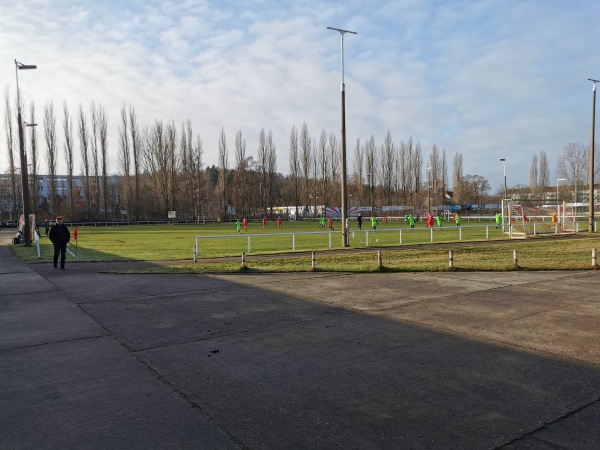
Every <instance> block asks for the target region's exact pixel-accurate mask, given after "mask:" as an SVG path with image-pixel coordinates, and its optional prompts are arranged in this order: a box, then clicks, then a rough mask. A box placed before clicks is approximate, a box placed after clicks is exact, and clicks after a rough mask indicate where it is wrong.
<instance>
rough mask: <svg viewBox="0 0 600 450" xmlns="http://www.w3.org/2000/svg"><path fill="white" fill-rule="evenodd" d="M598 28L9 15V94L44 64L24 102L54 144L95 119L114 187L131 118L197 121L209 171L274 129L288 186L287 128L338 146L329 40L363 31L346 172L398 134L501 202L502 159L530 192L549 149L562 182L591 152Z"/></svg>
mask: <svg viewBox="0 0 600 450" xmlns="http://www.w3.org/2000/svg"><path fill="white" fill-rule="evenodd" d="M598 13H600V6H597V5H595V4H589V3H588V2H584V1H583V0H579V1H575V2H570V3H568V4H567V3H564V4H563V3H561V2H545V3H542V2H537V1H534V0H531V1H517V0H511V1H506V2H487V1H477V2H473V1H462V2H445V1H441V0H440V1H434V0H430V1H417V0H405V1H388V2H383V1H376V2H366V3H365V2H359V1H347V2H342V1H333V2H316V1H314V2H292V1H284V2H280V1H275V0H264V1H254V2H240V1H224V2H218V1H204V2H198V1H191V0H190V1H171V2H169V1H158V0H155V1H149V2H142V1H137V2H135V3H126V4H124V5H121V4H119V5H117V3H116V2H93V1H90V2H83V3H82V2H78V3H77V2H73V1H72V0H54V1H50V0H34V1H30V2H26V3H23V2H17V3H15V4H11V5H0V43H1V45H0V81H1V82H2V84H3V85H8V86H9V88H10V91H9V93H10V95H11V98H13V100H14V96H15V95H16V90H15V75H14V59H15V58H17V59H18V60H19V61H22V62H24V63H27V64H37V65H38V70H37V71H31V72H27V73H26V72H23V73H20V74H19V76H20V78H19V80H20V84H21V89H22V93H23V96H24V98H25V99H26V101H27V102H28V101H29V100H31V99H34V100H35V102H36V106H37V110H36V113H37V117H38V119H37V121H38V122H40V123H41V117H42V114H43V106H44V104H45V102H46V100H52V101H53V102H54V105H55V111H56V113H57V129H58V136H59V138H61V135H62V128H61V127H62V102H63V100H66V101H67V103H68V105H69V108H70V110H71V113H72V115H75V113H76V110H77V108H78V105H79V104H80V103H81V104H83V105H84V109H85V110H86V111H87V110H89V105H90V102H92V101H95V102H96V103H100V104H102V105H103V106H104V107H105V108H106V111H107V114H108V119H109V145H110V148H111V154H112V158H111V161H110V170H111V171H112V172H115V171H116V170H117V146H118V135H117V128H118V123H119V113H120V109H121V106H122V105H123V104H125V103H127V104H129V103H131V104H132V105H133V106H134V107H135V109H136V112H137V115H138V120H139V123H140V125H142V126H144V125H151V124H152V123H153V121H154V120H155V119H162V120H164V121H174V122H175V124H176V125H177V127H179V126H180V124H181V122H182V121H184V120H186V119H188V118H189V119H191V121H192V124H193V126H194V129H195V131H196V132H197V133H199V134H200V136H201V138H202V140H203V142H204V149H205V162H206V163H208V164H216V162H217V158H216V150H215V149H216V143H217V139H218V136H219V132H220V130H221V127H224V129H225V132H226V133H227V138H228V142H229V144H230V145H231V146H232V147H233V141H234V135H235V132H236V131H237V130H238V129H240V130H242V132H243V134H244V137H245V138H246V140H247V143H248V152H249V154H255V150H254V149H255V148H256V144H257V140H258V133H259V131H260V129H261V128H263V127H264V128H265V130H273V134H274V138H275V143H276V145H277V148H278V152H279V161H278V168H279V170H281V171H283V172H287V170H288V162H287V158H288V152H287V146H288V139H289V131H290V129H291V127H292V125H296V127H297V128H300V126H301V125H302V123H303V122H305V121H306V123H307V124H308V126H309V130H310V132H311V134H312V136H314V137H318V136H319V135H320V132H321V130H322V129H325V130H326V131H327V132H328V133H336V134H337V133H339V128H340V124H339V115H340V112H339V103H340V100H339V95H340V94H339V92H340V45H339V34H337V33H334V32H332V31H330V30H327V29H326V27H327V26H335V27H341V28H347V29H351V30H355V31H357V32H358V35H356V36H355V35H346V37H345V41H344V43H345V63H346V64H345V69H346V73H345V76H346V77H345V81H346V95H347V99H346V100H347V111H346V114H347V118H346V120H347V130H348V139H347V142H348V148H349V162H348V168H349V170H351V168H352V166H353V158H352V154H353V149H354V143H355V141H356V138H359V137H360V138H361V140H362V141H363V142H364V141H365V140H366V139H368V138H369V136H371V135H374V136H375V139H376V142H377V143H378V144H380V143H381V142H382V141H383V139H384V137H385V134H386V133H387V131H388V130H389V131H390V132H391V133H392V136H393V138H394V140H395V143H396V144H399V143H400V141H402V140H404V141H406V140H407V139H408V138H409V137H412V138H413V140H414V141H415V142H417V141H419V142H421V145H422V147H423V152H424V156H425V158H427V157H428V153H429V150H430V149H431V146H433V145H434V144H436V145H437V146H438V147H439V148H444V149H446V156H447V159H448V161H449V162H450V161H451V160H452V157H453V155H454V153H455V152H462V153H463V155H464V164H465V172H467V173H473V174H475V173H476V174H480V175H483V176H486V177H488V178H489V179H490V181H491V183H492V186H493V188H494V189H496V188H498V187H499V186H500V185H501V181H502V180H501V178H502V171H501V169H502V167H501V165H500V164H499V163H498V162H497V159H498V157H501V156H508V157H509V160H508V161H509V162H508V163H507V175H508V178H509V184H516V183H522V184H526V183H528V172H529V165H530V162H531V158H532V155H533V153H539V151H541V150H545V151H546V152H547V154H548V156H549V159H550V164H551V168H554V165H555V163H556V157H557V156H558V154H559V153H560V151H561V150H562V148H563V147H564V145H566V144H567V143H568V142H572V141H583V142H586V143H587V140H588V139H589V127H590V107H591V105H590V103H591V99H590V90H591V89H590V85H589V84H587V83H589V82H587V81H586V79H587V78H589V77H594V76H596V77H598V76H600V67H598V63H597V57H596V55H595V53H594V48H595V47H594V42H597V41H598V39H597V38H598V37H599V36H598V35H599V34H600V32H599V31H598V30H597V27H596V26H595V23H594V17H598ZM0 136H2V140H1V141H0V170H1V171H5V170H6V167H7V158H6V152H5V141H6V139H5V137H4V130H2V131H0ZM38 136H39V137H40V142H39V147H40V148H41V149H42V151H43V149H44V146H45V144H44V142H43V130H41V129H40V130H38ZM59 147H60V152H61V155H62V144H60V146H59ZM77 150H78V145H77ZM230 154H231V155H232V154H233V152H230ZM42 159H43V161H45V158H42ZM61 159H64V157H62V156H61ZM449 165H451V164H449ZM79 166H80V164H79V163H77V164H76V167H77V168H78V167H79ZM44 167H45V165H44V164H42V167H41V169H42V171H43V170H44ZM62 170H64V165H63V166H62ZM450 176H451V174H450Z"/></svg>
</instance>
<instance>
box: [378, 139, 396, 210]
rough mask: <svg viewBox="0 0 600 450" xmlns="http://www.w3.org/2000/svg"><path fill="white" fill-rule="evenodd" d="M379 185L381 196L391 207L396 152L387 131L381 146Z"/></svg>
mask: <svg viewBox="0 0 600 450" xmlns="http://www.w3.org/2000/svg"><path fill="white" fill-rule="evenodd" d="M380 158H381V185H382V188H383V196H384V198H385V200H386V203H387V204H388V205H391V202H392V197H393V193H394V179H395V176H394V175H395V171H396V151H395V149H394V142H393V140H392V134H391V133H390V132H389V131H388V132H387V134H386V136H385V139H384V140H383V144H382V145H381V154H380Z"/></svg>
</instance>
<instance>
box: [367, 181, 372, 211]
mask: <svg viewBox="0 0 600 450" xmlns="http://www.w3.org/2000/svg"><path fill="white" fill-rule="evenodd" d="M372 178H373V175H372V174H370V173H368V174H367V179H368V180H369V206H370V208H371V217H373V198H372V197H371V194H372V188H371V182H372Z"/></svg>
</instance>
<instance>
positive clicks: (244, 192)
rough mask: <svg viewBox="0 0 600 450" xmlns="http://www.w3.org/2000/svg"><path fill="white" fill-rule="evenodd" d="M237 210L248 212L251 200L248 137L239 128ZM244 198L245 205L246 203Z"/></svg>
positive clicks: (237, 141)
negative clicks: (247, 149) (247, 151)
mask: <svg viewBox="0 0 600 450" xmlns="http://www.w3.org/2000/svg"><path fill="white" fill-rule="evenodd" d="M235 165H236V168H235V177H234V178H235V180H234V184H235V191H236V196H235V197H236V198H235V211H236V213H238V217H239V215H240V214H239V213H240V212H241V211H242V210H243V209H245V210H246V214H248V208H249V200H248V196H249V193H248V180H247V178H248V177H247V175H248V174H247V172H248V158H247V157H246V139H245V138H244V137H243V135H242V130H238V131H237V133H236V134H235ZM244 199H245V200H246V201H245V205H244ZM243 206H245V208H244V207H243Z"/></svg>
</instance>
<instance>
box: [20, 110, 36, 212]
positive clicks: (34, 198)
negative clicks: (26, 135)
mask: <svg viewBox="0 0 600 450" xmlns="http://www.w3.org/2000/svg"><path fill="white" fill-rule="evenodd" d="M23 123H24V124H25V126H26V127H37V123H28V122H23ZM32 132H33V129H32ZM32 136H33V135H32ZM24 153H25V162H27V149H25V150H24ZM29 166H32V167H33V164H27V167H29ZM34 169H35V168H34ZM33 173H34V175H35V173H36V172H35V170H34V171H33ZM33 178H34V180H33V189H37V180H36V179H35V178H36V177H35V176H34V177H33ZM27 186H28V187H29V172H27ZM30 193H31V192H30ZM36 198H37V196H36V195H35V194H34V195H33V215H34V216H35V210H36V201H35V200H36Z"/></svg>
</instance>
